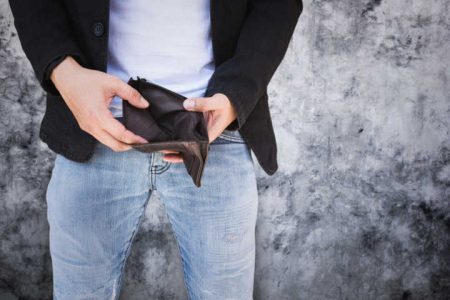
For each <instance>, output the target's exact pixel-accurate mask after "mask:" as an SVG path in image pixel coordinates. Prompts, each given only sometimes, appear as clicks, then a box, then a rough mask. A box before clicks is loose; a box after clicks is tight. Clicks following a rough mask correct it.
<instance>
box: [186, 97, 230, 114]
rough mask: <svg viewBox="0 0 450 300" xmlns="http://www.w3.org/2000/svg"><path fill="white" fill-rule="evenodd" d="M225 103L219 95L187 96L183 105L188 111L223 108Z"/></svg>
mask: <svg viewBox="0 0 450 300" xmlns="http://www.w3.org/2000/svg"><path fill="white" fill-rule="evenodd" d="M225 105H226V103H225V102H224V98H221V97H206V98H201V97H200V98H188V99H186V100H184V102H183V106H184V108H185V109H186V110H190V111H209V110H217V109H221V108H224V107H225Z"/></svg>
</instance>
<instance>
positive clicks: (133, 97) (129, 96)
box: [114, 80, 149, 108]
mask: <svg viewBox="0 0 450 300" xmlns="http://www.w3.org/2000/svg"><path fill="white" fill-rule="evenodd" d="M114 92H115V93H116V95H117V96H119V97H120V98H122V100H125V101H128V102H129V103H130V104H131V105H133V106H136V107H138V108H147V107H148V106H149V103H148V101H147V100H145V99H144V97H142V96H141V94H139V92H138V91H137V90H136V89H134V88H133V87H132V86H130V85H129V84H127V83H125V82H123V81H122V80H118V82H117V84H116V86H115V87H114Z"/></svg>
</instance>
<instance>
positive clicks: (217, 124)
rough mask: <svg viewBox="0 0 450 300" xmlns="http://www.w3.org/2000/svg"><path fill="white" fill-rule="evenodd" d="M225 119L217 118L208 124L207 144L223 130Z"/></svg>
mask: <svg viewBox="0 0 450 300" xmlns="http://www.w3.org/2000/svg"><path fill="white" fill-rule="evenodd" d="M224 120H225V118H223V117H218V118H216V119H215V120H213V121H212V122H211V123H210V124H208V125H209V126H208V138H209V142H210V143H212V141H214V140H215V139H216V138H217V137H218V136H219V135H220V134H221V133H222V132H223V131H224V129H225V127H226V125H225V122H224Z"/></svg>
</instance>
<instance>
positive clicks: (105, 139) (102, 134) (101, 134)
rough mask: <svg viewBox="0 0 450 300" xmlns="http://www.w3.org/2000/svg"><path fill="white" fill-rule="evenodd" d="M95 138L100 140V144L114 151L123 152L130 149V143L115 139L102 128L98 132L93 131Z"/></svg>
mask: <svg viewBox="0 0 450 300" xmlns="http://www.w3.org/2000/svg"><path fill="white" fill-rule="evenodd" d="M95 138H96V139H97V140H98V141H99V142H101V143H102V144H104V145H106V146H107V147H109V148H110V149H112V150H113V151H116V152H123V151H127V150H130V149H131V148H132V147H131V146H130V145H127V144H125V143H122V142H121V141H118V140H116V139H115V138H114V137H113V136H112V135H110V134H109V133H108V132H106V131H105V130H103V129H100V130H99V131H98V132H96V133H95Z"/></svg>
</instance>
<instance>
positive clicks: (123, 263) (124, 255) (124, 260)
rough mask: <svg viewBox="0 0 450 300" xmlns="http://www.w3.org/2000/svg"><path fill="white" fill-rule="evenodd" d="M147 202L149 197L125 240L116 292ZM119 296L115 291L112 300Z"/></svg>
mask: <svg viewBox="0 0 450 300" xmlns="http://www.w3.org/2000/svg"><path fill="white" fill-rule="evenodd" d="M148 202H149V199H148V198H147V200H146V202H145V204H144V205H143V207H142V208H141V214H140V216H139V218H138V221H137V222H136V224H135V225H134V229H133V232H132V233H131V237H130V238H129V240H128V242H127V246H126V248H125V251H123V255H122V261H121V263H120V272H119V278H118V279H117V291H118V292H119V291H120V290H121V288H122V275H123V272H124V268H125V262H126V259H127V257H128V256H129V254H130V250H131V245H132V242H133V240H134V238H135V236H136V233H137V232H138V230H137V229H138V228H139V225H140V224H141V221H142V218H143V216H144V212H145V209H146V208H147V204H148ZM119 296H120V293H117V295H116V297H115V299H114V300H116V299H119V298H118V297H119Z"/></svg>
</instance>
